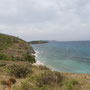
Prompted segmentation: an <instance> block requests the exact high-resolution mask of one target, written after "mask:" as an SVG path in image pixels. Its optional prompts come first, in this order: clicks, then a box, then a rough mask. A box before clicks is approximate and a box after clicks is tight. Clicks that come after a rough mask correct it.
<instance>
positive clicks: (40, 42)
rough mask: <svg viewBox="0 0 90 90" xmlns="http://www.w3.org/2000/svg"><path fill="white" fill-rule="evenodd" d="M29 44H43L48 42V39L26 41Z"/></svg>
mask: <svg viewBox="0 0 90 90" xmlns="http://www.w3.org/2000/svg"><path fill="white" fill-rule="evenodd" d="M28 43H29V44H44V43H48V41H43V40H40V41H30V42H28Z"/></svg>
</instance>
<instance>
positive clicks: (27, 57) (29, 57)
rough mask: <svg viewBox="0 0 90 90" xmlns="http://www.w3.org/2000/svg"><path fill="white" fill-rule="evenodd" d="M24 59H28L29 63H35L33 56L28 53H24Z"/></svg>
mask: <svg viewBox="0 0 90 90" xmlns="http://www.w3.org/2000/svg"><path fill="white" fill-rule="evenodd" d="M24 60H25V61H28V62H30V63H35V62H36V60H35V56H33V55H30V54H26V55H25V57H24Z"/></svg>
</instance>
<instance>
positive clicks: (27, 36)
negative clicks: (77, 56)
mask: <svg viewBox="0 0 90 90" xmlns="http://www.w3.org/2000/svg"><path fill="white" fill-rule="evenodd" d="M0 33H5V34H10V35H14V36H17V37H20V38H22V39H24V40H26V41H31V40H58V41H73V40H75V41H76V40H90V0H0Z"/></svg>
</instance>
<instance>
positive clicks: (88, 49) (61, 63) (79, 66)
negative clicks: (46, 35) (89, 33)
mask: <svg viewBox="0 0 90 90" xmlns="http://www.w3.org/2000/svg"><path fill="white" fill-rule="evenodd" d="M32 47H33V48H34V50H35V51H37V53H36V54H37V60H38V61H39V62H40V63H42V64H44V65H46V66H47V67H49V68H50V69H52V70H54V71H59V72H72V73H87V74H90V41H66V42H65V41H61V42H59V41H50V42H49V43H45V44H32Z"/></svg>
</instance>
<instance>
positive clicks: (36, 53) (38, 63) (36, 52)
mask: <svg viewBox="0 0 90 90" xmlns="http://www.w3.org/2000/svg"><path fill="white" fill-rule="evenodd" d="M38 54H39V52H38V51H36V50H35V54H34V55H35V59H36V63H34V64H33V65H44V64H43V63H42V62H40V61H39V60H38Z"/></svg>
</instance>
